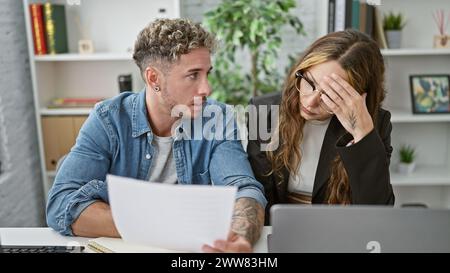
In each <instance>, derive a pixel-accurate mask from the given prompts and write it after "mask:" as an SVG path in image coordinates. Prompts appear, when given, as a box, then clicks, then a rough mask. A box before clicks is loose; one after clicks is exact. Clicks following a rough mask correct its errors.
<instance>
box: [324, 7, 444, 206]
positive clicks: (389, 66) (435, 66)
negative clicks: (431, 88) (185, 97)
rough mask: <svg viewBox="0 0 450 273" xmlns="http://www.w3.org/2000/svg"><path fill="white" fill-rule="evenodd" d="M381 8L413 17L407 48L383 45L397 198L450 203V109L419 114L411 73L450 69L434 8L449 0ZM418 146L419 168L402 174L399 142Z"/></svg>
mask: <svg viewBox="0 0 450 273" xmlns="http://www.w3.org/2000/svg"><path fill="white" fill-rule="evenodd" d="M320 2H321V3H320V6H321V7H323V8H322V9H321V10H320V14H319V15H318V17H320V18H322V23H321V24H319V30H318V32H317V34H318V36H321V35H322V34H323V33H326V26H327V22H328V8H327V4H328V2H329V1H328V0H322V1H320ZM377 8H378V9H379V10H380V13H381V14H385V13H387V12H390V11H394V12H402V13H403V15H404V16H405V18H406V20H407V23H406V25H405V27H404V29H403V31H402V48H400V49H382V50H381V53H382V55H383V57H384V59H385V65H386V74H385V75H386V90H387V94H386V99H385V100H384V103H383V108H385V109H387V110H389V111H390V112H391V114H392V118H391V121H392V126H393V129H392V134H391V144H392V146H393V148H394V151H393V154H392V158H391V183H392V185H393V187H394V192H395V195H396V204H397V205H400V204H402V203H415V202H421V203H425V204H427V205H429V206H430V207H438V208H443V207H445V208H450V114H413V112H412V107H411V105H412V104H411V94H410V84H409V76H410V75H413V74H414V75H421V74H450V48H445V49H437V48H432V45H433V35H436V34H437V28H436V26H435V23H434V20H433V17H432V13H433V11H435V10H437V9H442V8H443V9H444V10H446V9H448V8H450V5H449V2H448V0H429V1H422V0H409V1H404V0H382V1H381V5H379V6H377ZM402 144H410V145H413V146H415V147H416V148H417V154H418V157H417V168H416V170H415V171H414V172H413V173H412V174H410V175H403V174H399V173H398V172H397V171H396V168H397V164H398V161H399V160H398V148H399V147H400V145H402Z"/></svg>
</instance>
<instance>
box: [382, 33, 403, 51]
mask: <svg viewBox="0 0 450 273" xmlns="http://www.w3.org/2000/svg"><path fill="white" fill-rule="evenodd" d="M385 33H386V39H387V43H388V47H389V48H400V47H401V45H402V31H401V30H387V31H385Z"/></svg>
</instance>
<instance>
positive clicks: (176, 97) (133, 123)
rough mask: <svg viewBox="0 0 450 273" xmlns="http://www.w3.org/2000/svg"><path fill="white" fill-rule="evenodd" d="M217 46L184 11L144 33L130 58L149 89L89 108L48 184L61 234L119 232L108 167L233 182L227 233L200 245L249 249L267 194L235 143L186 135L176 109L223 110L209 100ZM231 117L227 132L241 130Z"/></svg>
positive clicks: (193, 112) (163, 178) (146, 176)
mask: <svg viewBox="0 0 450 273" xmlns="http://www.w3.org/2000/svg"><path fill="white" fill-rule="evenodd" d="M214 44H215V41H214V38H213V37H212V36H211V34H209V33H208V32H206V31H205V30H204V29H203V28H202V27H201V26H200V25H198V24H193V23H191V22H190V21H187V20H184V19H175V20H170V19H159V20H156V21H155V22H153V23H151V24H150V25H149V26H147V27H146V28H145V29H143V30H142V31H141V33H140V34H139V36H138V39H137V41H136V44H135V49H134V56H133V58H134V60H135V62H136V64H137V65H138V66H139V68H140V71H141V74H142V77H143V78H144V81H145V83H146V90H145V91H143V92H140V93H137V94H134V93H131V92H126V93H122V94H120V95H119V96H116V97H114V98H112V99H109V100H107V101H104V102H102V103H100V104H98V105H96V107H95V108H94V110H93V111H92V112H91V114H90V115H89V118H88V119H87V121H86V122H85V124H84V125H83V127H82V128H81V130H80V133H79V136H78V138H77V141H76V144H75V146H74V147H73V148H72V150H71V152H70V153H69V154H68V156H67V157H66V159H65V160H64V162H63V164H62V165H61V168H60V170H59V171H58V173H57V175H56V178H55V183H54V185H53V187H52V189H51V190H50V193H49V201H48V204H47V222H48V225H49V226H50V227H52V228H54V229H55V230H57V231H58V232H60V233H62V234H64V235H77V236H86V237H100V236H108V237H119V236H120V235H119V233H118V231H117V229H116V227H115V225H114V222H113V219H112V214H111V209H110V207H109V205H108V195H107V186H106V183H105V177H106V174H108V173H110V174H114V175H119V176H126V177H132V178H137V179H142V180H147V181H150V182H162V183H172V184H175V183H180V184H193V183H195V184H211V181H213V182H214V184H215V185H232V186H237V187H238V194H237V197H236V199H237V200H236V203H235V209H234V215H233V220H232V227H231V232H230V235H229V238H228V240H227V241H222V240H218V241H216V242H215V244H214V245H213V246H207V245H205V246H204V248H203V250H204V251H206V252H240V251H251V250H252V248H251V246H252V244H254V243H255V242H256V241H257V240H258V238H259V236H260V232H261V229H262V226H263V223H264V207H265V205H266V202H267V201H266V199H265V198H264V194H263V188H262V185H261V184H260V183H259V182H258V181H256V180H255V178H254V176H253V173H252V171H251V167H250V165H249V163H248V160H247V155H246V153H245V152H244V150H243V148H242V146H241V144H240V141H238V140H236V139H234V140H229V139H206V138H201V139H199V140H198V139H190V138H189V137H186V134H189V133H188V130H184V129H185V128H184V127H183V124H184V123H183V122H181V123H180V122H179V121H180V118H179V117H177V116H175V117H174V115H173V114H172V113H173V112H177V111H178V110H175V109H177V107H179V106H180V105H181V106H184V107H181V108H183V109H185V110H186V109H187V110H186V111H184V112H183V114H184V115H185V116H184V118H186V116H190V119H188V120H198V118H203V117H199V115H200V114H201V111H202V109H203V108H204V107H207V106H211V105H212V106H215V107H219V109H221V110H222V111H223V112H224V113H225V109H226V108H225V106H224V105H223V104H220V103H217V102H214V101H209V100H206V97H207V96H209V95H210V93H211V89H210V86H209V83H208V74H209V72H210V71H211V69H212V67H211V60H210V59H211V56H210V55H211V53H212V52H213V49H214ZM198 98H200V99H198ZM212 118H216V119H217V118H219V117H216V116H214V117H212ZM203 119H205V118H203ZM210 119H211V118H210ZM205 120H206V119H205ZM179 123H180V124H181V125H179ZM232 124H233V126H234V127H232V129H233V130H232V133H231V134H232V135H237V129H236V125H235V123H234V122H232ZM227 125H229V124H227ZM225 127H229V126H223V127H222V129H223V130H224V131H225V129H229V128H225ZM173 128H176V130H172V129H173ZM173 131H174V132H173ZM228 133H229V132H227V134H228ZM230 159H231V160H230ZM149 217H151V216H149Z"/></svg>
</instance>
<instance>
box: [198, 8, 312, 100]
mask: <svg viewBox="0 0 450 273" xmlns="http://www.w3.org/2000/svg"><path fill="white" fill-rule="evenodd" d="M296 2H297V1H295V0H278V1H273V0H222V1H220V3H219V5H218V6H217V7H216V8H215V9H214V10H211V11H209V12H207V13H206V14H205V15H204V18H205V21H204V22H205V25H206V27H207V28H208V29H209V31H211V32H212V33H215V34H216V36H217V38H218V39H219V40H220V41H221V46H220V48H219V50H218V52H217V54H216V57H215V59H214V65H213V66H214V70H212V72H211V75H210V77H209V79H210V83H211V87H212V89H213V90H214V92H213V93H212V97H213V98H215V99H217V100H219V101H223V102H226V103H229V104H247V103H248V101H249V99H250V98H251V97H254V96H257V95H261V94H264V93H268V92H273V91H274V90H278V89H280V86H282V82H281V81H282V80H283V77H282V76H281V75H280V73H279V72H278V71H277V69H276V63H277V60H278V59H279V58H278V52H279V50H280V47H281V44H282V38H281V37H282V35H281V33H282V29H284V27H285V26H286V25H290V26H291V27H292V28H293V29H294V31H295V32H294V33H297V34H305V32H304V30H303V24H302V22H301V21H300V19H299V18H298V12H297V13H292V10H293V9H294V8H295V6H296ZM242 50H244V51H248V52H249V54H248V55H244V56H246V57H247V56H248V60H247V59H242V57H241V59H239V60H237V58H239V57H237V58H236V55H237V56H241V55H242V54H237V53H241V52H242ZM243 63H248V64H249V67H250V69H246V71H245V72H243V71H242V70H243V69H244V68H243V67H242V66H241V65H239V64H243Z"/></svg>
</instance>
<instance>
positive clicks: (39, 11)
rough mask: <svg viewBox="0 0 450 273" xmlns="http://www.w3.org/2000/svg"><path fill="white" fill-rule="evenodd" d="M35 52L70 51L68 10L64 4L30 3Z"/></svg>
mask: <svg viewBox="0 0 450 273" xmlns="http://www.w3.org/2000/svg"><path fill="white" fill-rule="evenodd" d="M29 9H30V19H31V29H32V33H33V42H34V53H35V54H36V55H44V54H59V53H68V52H69V48H68V41H67V27H66V11H65V6H64V5H59V4H51V3H33V4H30V5H29Z"/></svg>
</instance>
